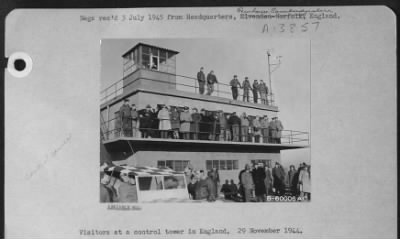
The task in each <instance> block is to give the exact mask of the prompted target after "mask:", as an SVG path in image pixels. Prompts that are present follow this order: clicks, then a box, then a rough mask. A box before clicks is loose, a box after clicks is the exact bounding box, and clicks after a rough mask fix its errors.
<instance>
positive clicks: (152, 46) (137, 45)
mask: <svg viewBox="0 0 400 239" xmlns="http://www.w3.org/2000/svg"><path fill="white" fill-rule="evenodd" d="M139 46H148V47H151V48H157V49H161V50H166V51H169V52H173V53H175V54H178V53H179V52H178V51H174V50H171V49H167V48H163V47H159V46H154V45H149V44H146V43H142V42H139V43H138V44H136V45H135V46H134V47H132V48H131V49H129V51H127V52H125V53H124V54H123V55H122V57H124V56H126V55H127V54H128V53H130V52H132V51H133V50H135V49H136V48H138V47H139Z"/></svg>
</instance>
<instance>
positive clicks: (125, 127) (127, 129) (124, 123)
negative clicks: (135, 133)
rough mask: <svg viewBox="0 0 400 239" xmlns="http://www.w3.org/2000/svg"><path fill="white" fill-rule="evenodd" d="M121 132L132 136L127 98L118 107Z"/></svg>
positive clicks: (126, 135)
mask: <svg viewBox="0 0 400 239" xmlns="http://www.w3.org/2000/svg"><path fill="white" fill-rule="evenodd" d="M119 116H120V120H121V128H122V134H123V136H125V137H132V121H131V107H130V106H129V99H125V100H124V103H123V105H122V106H121V107H120V108H119Z"/></svg>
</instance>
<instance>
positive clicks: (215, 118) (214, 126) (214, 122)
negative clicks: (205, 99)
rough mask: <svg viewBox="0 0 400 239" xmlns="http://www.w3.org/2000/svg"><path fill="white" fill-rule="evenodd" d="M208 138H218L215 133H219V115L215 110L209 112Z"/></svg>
mask: <svg viewBox="0 0 400 239" xmlns="http://www.w3.org/2000/svg"><path fill="white" fill-rule="evenodd" d="M210 121H211V122H210V123H211V125H210V126H211V129H210V138H209V139H210V140H218V138H217V135H219V115H218V114H217V112H211V115H210Z"/></svg>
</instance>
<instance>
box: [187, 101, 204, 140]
mask: <svg viewBox="0 0 400 239" xmlns="http://www.w3.org/2000/svg"><path fill="white" fill-rule="evenodd" d="M200 121H201V115H200V114H199V113H198V110H197V108H193V109H192V122H191V124H190V132H191V133H192V135H193V137H192V139H194V140H198V139H199V131H200Z"/></svg>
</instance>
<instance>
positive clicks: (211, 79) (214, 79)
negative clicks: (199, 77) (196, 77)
mask: <svg viewBox="0 0 400 239" xmlns="http://www.w3.org/2000/svg"><path fill="white" fill-rule="evenodd" d="M215 83H218V80H217V77H216V76H215V75H214V71H213V70H211V71H210V73H208V75H207V95H211V94H212V93H213V92H214V84H215Z"/></svg>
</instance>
